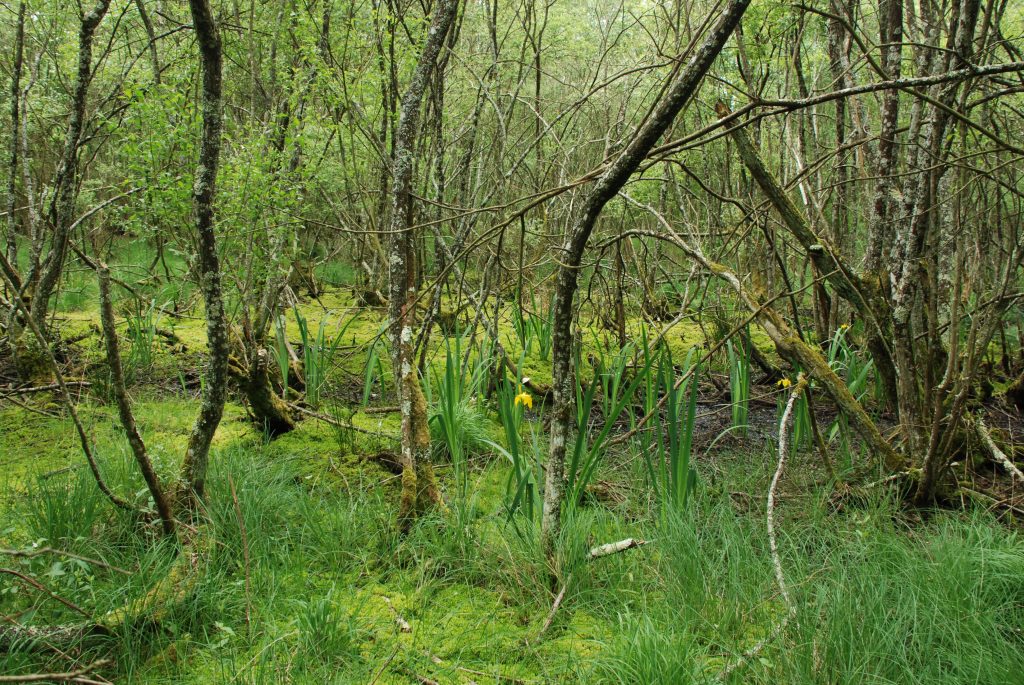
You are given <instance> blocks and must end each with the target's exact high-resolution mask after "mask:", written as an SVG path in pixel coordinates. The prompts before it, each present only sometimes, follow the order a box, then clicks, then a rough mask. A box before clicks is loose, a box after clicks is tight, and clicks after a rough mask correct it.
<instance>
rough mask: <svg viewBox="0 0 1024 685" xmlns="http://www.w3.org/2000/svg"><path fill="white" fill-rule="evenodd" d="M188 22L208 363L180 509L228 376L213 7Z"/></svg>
mask: <svg viewBox="0 0 1024 685" xmlns="http://www.w3.org/2000/svg"><path fill="white" fill-rule="evenodd" d="M189 7H190V8H191V10H192V26H193V28H194V30H195V32H196V38H197V39H198V41H199V55H200V62H201V64H202V71H203V95H202V112H203V133H202V140H201V141H200V146H199V165H198V166H197V167H196V179H195V185H194V187H193V191H192V205H193V207H194V208H195V213H196V229H197V233H198V240H197V245H198V252H199V254H198V260H199V281H200V288H201V291H202V293H203V302H204V304H205V307H206V339H207V346H208V348H209V354H210V359H209V367H208V368H207V371H206V383H205V385H204V388H203V400H202V405H201V406H200V408H199V416H197V417H196V421H195V424H193V426H192V432H191V434H190V435H189V440H188V449H187V450H186V452H185V461H184V463H183V464H182V474H181V483H180V484H179V491H178V492H177V494H176V497H175V501H176V503H177V505H178V506H179V507H180V508H181V509H182V510H184V511H192V510H194V509H195V508H196V506H197V505H198V504H199V502H200V501H201V500H202V498H203V493H204V490H205V485H206V471H207V466H208V464H209V457H210V443H211V442H212V441H213V434H214V433H215V432H216V430H217V426H218V425H219V424H220V419H221V416H223V414H224V401H225V399H226V398H227V377H228V353H229V347H228V326H227V320H226V319H225V314H224V300H223V295H222V292H221V284H220V260H219V258H218V256H217V239H216V234H215V232H214V195H215V192H216V182H217V166H218V164H219V162H220V145H221V125H222V112H221V43H220V35H219V33H218V29H217V25H216V22H215V21H214V18H213V11H212V10H211V8H210V4H209V2H208V0H189Z"/></svg>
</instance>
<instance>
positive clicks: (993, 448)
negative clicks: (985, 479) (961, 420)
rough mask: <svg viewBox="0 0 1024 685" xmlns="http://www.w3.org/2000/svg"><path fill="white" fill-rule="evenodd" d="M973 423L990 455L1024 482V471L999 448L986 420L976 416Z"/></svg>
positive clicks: (1015, 478)
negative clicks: (986, 424)
mask: <svg viewBox="0 0 1024 685" xmlns="http://www.w3.org/2000/svg"><path fill="white" fill-rule="evenodd" d="M973 423H974V430H975V432H976V433H977V434H978V437H979V438H981V443H982V444H983V445H984V446H985V449H986V450H988V453H989V456H990V457H992V460H993V461H995V462H996V463H997V464H999V465H1000V466H1002V467H1003V468H1004V469H1005V470H1006V471H1007V472H1008V473H1009V474H1010V475H1011V476H1012V477H1013V479H1014V480H1016V481H1018V482H1020V483H1024V473H1021V470H1020V469H1019V468H1017V466H1016V464H1014V463H1013V462H1012V461H1010V458H1009V457H1008V456H1006V453H1005V452H1003V451H1002V450H1001V449H999V446H998V445H997V444H996V441H995V440H993V439H992V434H991V433H989V430H988V428H987V427H986V426H985V422H984V421H983V420H982V419H981V417H980V416H978V417H975V419H974V422H973Z"/></svg>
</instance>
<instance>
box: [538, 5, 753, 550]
mask: <svg viewBox="0 0 1024 685" xmlns="http://www.w3.org/2000/svg"><path fill="white" fill-rule="evenodd" d="M749 4H750V0H730V2H728V3H727V4H726V6H725V8H724V10H723V11H722V15H721V17H719V19H718V21H717V22H716V23H715V25H714V27H713V28H711V30H710V31H709V32H708V33H707V35H706V36H705V38H704V41H703V43H701V44H700V45H699V46H698V47H697V48H696V49H695V50H694V52H693V56H692V57H691V58H690V61H689V62H688V63H687V64H686V65H685V66H684V67H682V68H680V69H679V71H678V72H676V73H675V74H674V75H673V78H672V81H671V82H670V83H669V85H668V86H667V88H666V89H665V94H664V96H663V97H662V99H661V100H660V101H659V102H658V103H657V104H656V105H655V107H654V109H653V111H652V112H651V114H650V116H649V117H648V118H647V119H646V121H645V122H644V123H643V124H642V125H641V127H640V128H639V129H638V130H637V131H636V133H635V134H634V135H633V137H632V139H631V141H630V143H629V144H628V145H627V146H626V148H625V149H624V150H623V151H622V152H621V153H620V154H619V155H618V157H617V158H616V159H615V161H614V162H612V164H611V165H610V166H609V167H608V170H607V171H605V172H604V174H603V175H602V176H601V178H599V179H598V180H597V182H596V183H595V184H594V187H593V188H591V190H590V193H589V194H588V195H587V197H586V198H585V200H584V201H583V206H582V209H581V211H580V213H579V215H578V217H577V219H576V220H575V221H574V222H573V224H572V226H571V227H570V229H569V231H568V232H567V236H566V240H565V243H564V244H563V246H562V249H561V254H560V255H559V256H558V258H557V259H558V262H559V268H558V273H557V276H556V280H555V294H554V307H553V316H554V329H553V331H552V351H551V366H552V377H553V390H554V392H553V402H552V410H551V429H550V435H551V445H550V450H549V453H548V462H547V475H546V479H545V487H544V509H543V515H542V518H541V537H542V538H543V545H544V548H545V551H546V553H547V555H548V557H549V559H553V558H554V551H555V540H556V539H557V538H558V535H559V533H560V531H561V521H562V490H563V486H564V483H563V479H564V474H565V452H566V443H567V441H568V437H569V426H570V422H571V421H572V419H573V416H574V411H573V401H574V398H575V396H576V394H575V384H574V381H573V373H572V368H571V365H570V360H571V359H572V356H573V355H572V323H573V318H574V307H573V302H574V299H575V296H576V289H577V281H578V278H579V267H580V263H581V262H582V259H583V251H584V249H585V248H586V245H587V241H588V240H589V238H590V234H591V233H592V232H593V230H594V225H595V224H596V223H597V218H598V216H600V214H601V210H602V209H604V206H605V204H607V203H608V201H609V200H611V199H612V198H613V197H615V195H616V193H618V192H619V190H620V189H621V188H622V186H623V185H625V183H626V181H627V180H628V179H629V177H630V175H632V173H633V171H634V170H635V169H636V168H637V167H638V166H639V165H640V163H641V162H642V161H643V160H644V158H645V157H646V155H647V153H648V152H649V151H650V150H651V148H652V147H654V144H655V143H656V142H657V141H658V139H659V138H660V137H661V136H662V134H663V133H664V132H665V131H666V129H668V127H669V126H670V125H671V124H672V122H673V121H674V120H675V118H676V115H677V114H678V113H679V112H680V110H682V108H683V107H684V106H685V105H686V103H687V102H689V101H690V98H691V97H692V96H693V94H694V93H695V92H696V90H697V87H698V86H699V85H700V82H701V80H702V79H703V77H704V75H705V74H706V73H707V71H708V69H710V68H711V64H712V63H713V62H714V60H715V58H716V57H717V56H718V53H719V52H720V51H721V50H722V47H723V46H724V45H725V42H726V41H727V40H728V39H729V36H731V35H732V32H733V30H734V29H735V28H736V25H737V24H738V23H739V20H740V17H742V16H743V13H744V12H745V11H746V9H747V6H748V5H749ZM580 439H584V438H583V436H580Z"/></svg>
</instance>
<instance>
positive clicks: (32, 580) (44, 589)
mask: <svg viewBox="0 0 1024 685" xmlns="http://www.w3.org/2000/svg"><path fill="white" fill-rule="evenodd" d="M0 573H6V574H8V575H12V576H14V577H15V578H18V579H20V580H21V581H22V582H23V583H25V584H26V585H29V586H31V587H34V588H35V589H37V590H39V591H40V592H42V593H44V594H46V595H47V596H48V597H50V599H55V600H57V601H58V602H60V603H61V604H63V605H64V606H66V607H67V608H68V609H71V610H72V611H77V612H78V613H79V614H81V615H82V616H85V617H86V618H89V612H87V611H86V610H85V609H83V608H82V607H80V606H78V605H77V604H75V603H74V602H72V601H71V600H68V599H64V598H63V597H61V596H60V595H58V594H57V593H56V592H54V591H53V590H51V589H49V588H48V587H46V586H45V585H43V584H42V583H40V582H39V581H38V580H36V579H35V578H32V577H31V576H27V575H25V574H24V573H21V572H20V571H15V570H14V569H13V568H0Z"/></svg>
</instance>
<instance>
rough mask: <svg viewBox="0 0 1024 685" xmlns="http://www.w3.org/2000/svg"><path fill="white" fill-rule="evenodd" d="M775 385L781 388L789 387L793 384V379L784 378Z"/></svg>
mask: <svg viewBox="0 0 1024 685" xmlns="http://www.w3.org/2000/svg"><path fill="white" fill-rule="evenodd" d="M775 385H777V386H779V387H780V388H788V387H789V386H791V385H793V381H791V380H789V379H788V378H783V379H782V380H781V381H779V382H778V383H776V384H775Z"/></svg>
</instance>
